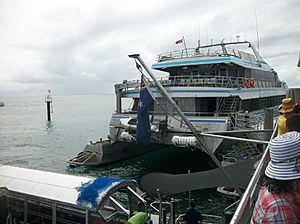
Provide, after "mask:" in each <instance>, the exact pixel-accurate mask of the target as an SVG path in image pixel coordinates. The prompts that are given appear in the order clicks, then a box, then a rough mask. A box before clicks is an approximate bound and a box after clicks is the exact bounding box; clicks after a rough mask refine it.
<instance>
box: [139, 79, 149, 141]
mask: <svg viewBox="0 0 300 224" xmlns="http://www.w3.org/2000/svg"><path fill="white" fill-rule="evenodd" d="M152 102H153V98H152V96H151V95H150V93H149V92H148V90H147V88H146V86H145V83H144V77H143V75H142V78H141V89H140V101H139V105H138V114H137V127H136V139H137V142H138V143H141V144H144V145H147V144H148V143H149V140H150V121H149V112H148V107H149V105H150V104H151V103H152Z"/></svg>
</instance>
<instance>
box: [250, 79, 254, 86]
mask: <svg viewBox="0 0 300 224" xmlns="http://www.w3.org/2000/svg"><path fill="white" fill-rule="evenodd" d="M250 86H251V87H254V86H255V83H254V79H250Z"/></svg>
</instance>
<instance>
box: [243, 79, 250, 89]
mask: <svg viewBox="0 0 300 224" xmlns="http://www.w3.org/2000/svg"><path fill="white" fill-rule="evenodd" d="M244 84H245V86H246V87H247V88H249V87H250V80H249V79H245V80H244Z"/></svg>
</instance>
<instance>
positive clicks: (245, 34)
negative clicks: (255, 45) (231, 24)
mask: <svg viewBox="0 0 300 224" xmlns="http://www.w3.org/2000/svg"><path fill="white" fill-rule="evenodd" d="M244 36H245V41H247V33H246V22H244Z"/></svg>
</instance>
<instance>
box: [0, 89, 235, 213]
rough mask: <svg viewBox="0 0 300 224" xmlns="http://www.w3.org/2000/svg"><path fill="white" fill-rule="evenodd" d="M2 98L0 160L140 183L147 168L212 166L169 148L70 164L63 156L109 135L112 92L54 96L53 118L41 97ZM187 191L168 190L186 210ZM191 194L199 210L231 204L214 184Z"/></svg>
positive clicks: (174, 170)
mask: <svg viewBox="0 0 300 224" xmlns="http://www.w3.org/2000/svg"><path fill="white" fill-rule="evenodd" d="M0 101H3V102H4V103H5V106H4V107H0V164H5V165H12V166H17V167H26V168H33V169H39V170H47V171H52V172H59V173H66V174H73V175H85V176H92V177H97V176H113V177H122V178H124V177H126V178H134V179H136V180H137V181H138V182H139V180H140V178H141V177H142V176H143V175H144V174H146V173H150V172H165V173H173V174H176V173H186V172H187V171H188V170H190V171H191V172H195V171H199V170H203V169H205V167H207V166H209V165H211V164H210V163H211V162H209V160H208V159H207V157H205V155H204V156H203V154H202V153H201V152H195V151H194V152H193V151H190V150H185V149H180V148H175V147H168V148H165V149H162V150H159V151H155V152H151V153H148V154H145V155H142V156H138V157H135V158H132V159H129V160H126V161H121V162H117V163H114V164H110V165H105V166H101V167H78V168H75V169H74V168H70V167H68V164H67V163H66V160H68V159H70V158H71V157H73V156H75V155H77V153H79V152H80V151H82V150H83V148H84V147H85V145H86V144H87V143H88V142H89V141H91V140H92V141H96V140H98V139H99V138H106V136H107V135H108V126H109V120H110V118H111V114H112V113H113V111H114V108H115V96H114V95H93V96H92V95H88V96H87V95H85V96H74V95H72V96H53V103H52V110H53V113H52V114H51V117H52V121H51V122H48V121H47V112H46V103H45V98H44V96H34V97H0ZM187 196H188V193H187V192H185V193H182V194H179V195H172V197H173V198H174V199H175V200H176V202H177V203H176V208H177V209H178V210H179V211H180V212H184V211H185V208H186V204H187ZM192 198H194V200H195V201H196V202H197V204H198V208H200V209H201V211H202V212H204V213H208V214H214V215H222V212H223V209H224V208H225V207H226V206H227V205H229V204H230V203H229V202H228V201H227V199H226V197H225V196H224V195H222V194H220V193H217V192H216V189H206V190H198V191H193V192H192ZM148 199H149V200H151V199H152V198H151V197H148ZM168 199H170V197H168V198H166V200H168Z"/></svg>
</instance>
